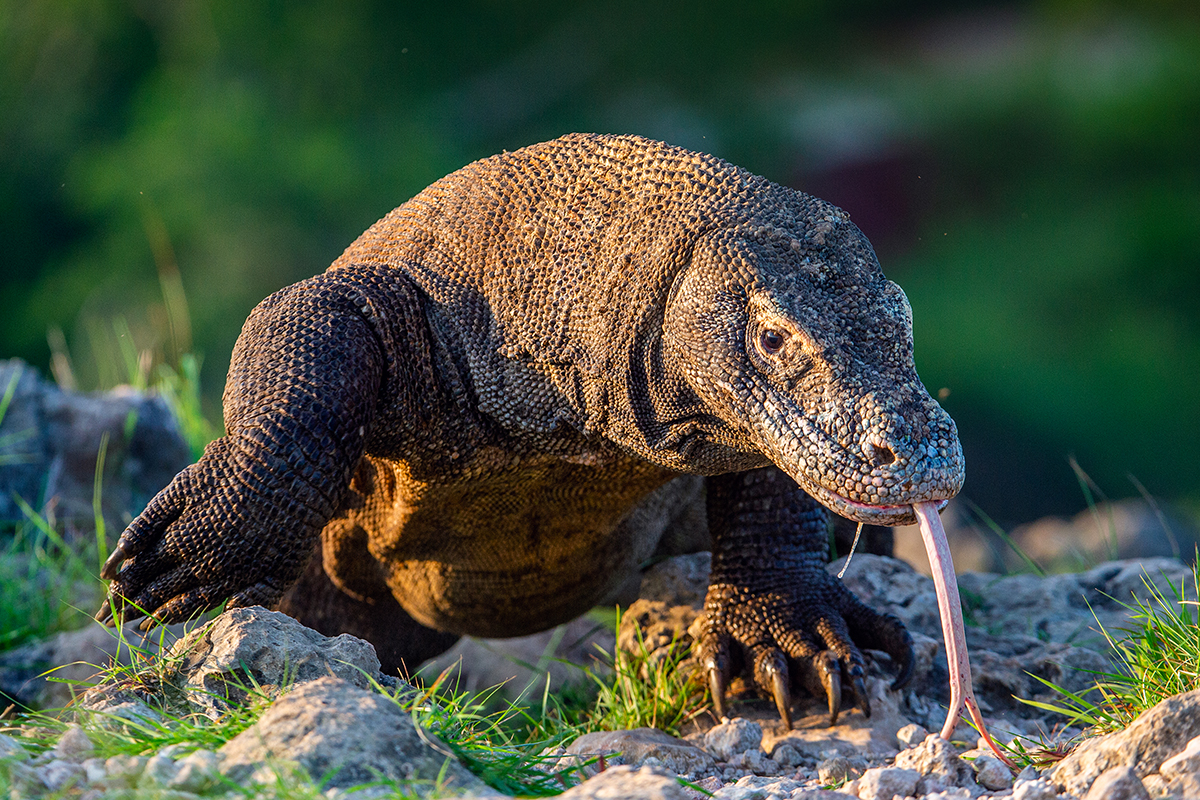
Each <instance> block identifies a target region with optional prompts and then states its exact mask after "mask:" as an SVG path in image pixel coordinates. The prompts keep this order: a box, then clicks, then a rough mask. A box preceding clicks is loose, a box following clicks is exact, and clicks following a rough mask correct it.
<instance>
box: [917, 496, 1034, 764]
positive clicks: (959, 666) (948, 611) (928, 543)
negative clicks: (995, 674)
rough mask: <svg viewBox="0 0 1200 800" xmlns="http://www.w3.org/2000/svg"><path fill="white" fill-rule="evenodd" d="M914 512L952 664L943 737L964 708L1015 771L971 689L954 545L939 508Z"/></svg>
mask: <svg viewBox="0 0 1200 800" xmlns="http://www.w3.org/2000/svg"><path fill="white" fill-rule="evenodd" d="M913 511H915V512H916V513H917V524H918V525H919V526H920V528H921V538H922V539H924V540H925V552H926V553H928V554H929V566H930V568H931V569H932V570H933V585H934V586H935V587H937V599H938V611H940V612H941V616H942V636H943V637H944V638H945V640H946V660H947V662H949V664H950V712H949V714H947V715H946V724H945V725H943V726H942V734H941V736H942V738H943V739H945V740H946V741H949V740H950V735H951V734H952V733H953V732H954V726H955V725H957V724H958V717H959V715H960V714H962V710H963V706H966V707H967V709H968V710H969V711H970V712H971V719H973V720H975V724H976V725H977V726H978V727H979V733H980V734H981V735H982V736H983V738H984V740H985V741H987V744H988V747H990V748H992V752H993V753H995V754H996V755H997V756H999V757H1000V759H1001V760H1002V761H1004V763H1006V764H1008V765H1009V766H1010V767H1014V765H1013V762H1012V761H1011V760H1010V759H1009V758H1008V756H1006V755H1005V754H1004V753H1003V751H1001V750H1000V748H999V747H997V746H996V743H995V742H994V741H992V737H991V736H990V735H989V734H988V732H987V729H986V728H985V727H983V715H982V714H981V713H979V705H978V704H977V703H976V702H975V692H974V691H973V690H972V688H971V662H970V661H969V660H968V659H967V636H966V632H965V631H964V630H963V617H962V606H961V605H960V604H959V600H958V580H957V579H956V578H955V577H954V561H953V560H952V559H951V558H950V545H949V543H948V542H947V541H946V530H945V528H943V527H942V520H941V518H940V517H939V516H938V512H937V506H936V505H935V504H933V503H913ZM1014 769H1015V767H1014Z"/></svg>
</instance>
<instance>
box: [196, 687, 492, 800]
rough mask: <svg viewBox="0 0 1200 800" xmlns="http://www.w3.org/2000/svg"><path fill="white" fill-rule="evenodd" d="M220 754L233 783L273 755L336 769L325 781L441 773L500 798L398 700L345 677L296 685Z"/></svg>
mask: <svg viewBox="0 0 1200 800" xmlns="http://www.w3.org/2000/svg"><path fill="white" fill-rule="evenodd" d="M435 748H436V749H435ZM220 753H221V754H222V755H223V756H224V761H223V762H222V764H221V767H220V769H221V772H222V773H223V774H224V775H226V776H228V777H229V778H231V779H232V780H234V781H241V780H244V779H246V778H247V777H248V776H250V775H251V774H253V772H254V770H255V769H256V768H257V767H259V766H260V765H263V764H265V763H267V762H268V761H270V760H283V761H291V762H296V763H298V764H300V766H301V767H303V768H304V770H305V771H307V772H308V774H309V775H311V776H312V777H313V778H314V779H316V780H319V779H322V778H324V777H325V776H329V775H331V776H332V777H329V780H328V783H327V785H328V786H336V787H348V786H354V785H357V784H360V783H366V782H368V781H373V780H376V779H378V778H380V777H383V778H389V779H392V780H396V781H414V780H418V781H419V780H427V781H432V780H434V779H436V778H437V777H438V776H439V775H442V776H443V777H444V784H443V785H444V786H445V787H447V788H448V789H450V790H451V791H460V792H461V791H467V792H471V793H474V794H477V795H481V796H497V793H496V792H494V791H493V790H491V789H490V788H488V787H487V786H486V785H485V784H484V783H483V782H482V781H480V780H479V779H478V778H477V777H475V776H474V775H472V774H471V773H470V772H469V771H468V770H467V769H466V767H464V766H462V765H461V764H460V763H458V761H457V760H455V758H454V757H453V755H450V751H449V750H447V749H445V745H442V744H440V743H439V742H438V741H437V740H436V739H435V738H434V737H433V736H432V735H430V734H428V733H420V732H418V731H417V728H416V726H415V725H414V724H413V721H412V717H411V716H410V715H409V714H407V713H405V712H404V711H402V710H401V709H400V707H399V706H397V705H396V704H395V703H393V702H392V701H391V700H389V699H388V698H386V697H383V696H382V695H379V694H375V693H372V692H367V691H364V690H363V689H361V688H359V687H358V686H356V685H354V684H353V683H351V682H349V681H346V680H343V679H341V678H334V677H323V678H318V679H316V680H312V681H308V682H306V683H303V684H301V685H299V686H297V687H296V688H295V689H293V690H292V691H290V692H288V693H287V694H285V695H283V696H282V697H280V698H279V699H278V700H276V701H275V702H274V703H273V704H272V705H271V707H270V708H268V709H267V710H266V712H265V713H264V714H263V715H262V717H260V718H259V720H258V722H257V723H255V724H254V725H253V726H251V727H250V728H248V729H247V730H245V731H242V733H240V734H238V735H237V736H236V737H235V738H233V739H232V740H231V741H229V742H227V743H226V744H225V746H224V747H222V748H221V750H220ZM443 768H444V772H443ZM430 788H432V787H431V784H421V783H415V784H412V786H411V789H412V790H413V791H418V792H427V791H428V790H429V789H430Z"/></svg>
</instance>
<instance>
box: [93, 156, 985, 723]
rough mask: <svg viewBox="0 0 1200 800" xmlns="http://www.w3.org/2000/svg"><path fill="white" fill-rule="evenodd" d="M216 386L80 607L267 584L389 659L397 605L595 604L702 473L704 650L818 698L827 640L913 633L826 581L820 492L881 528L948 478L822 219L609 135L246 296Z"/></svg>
mask: <svg viewBox="0 0 1200 800" xmlns="http://www.w3.org/2000/svg"><path fill="white" fill-rule="evenodd" d="M224 406H225V419H226V428H227V431H228V434H227V435H226V436H225V437H223V438H222V439H219V440H217V441H216V442H214V443H213V444H212V445H210V447H209V448H208V449H207V450H206V452H205V454H204V456H203V458H201V460H200V461H199V462H198V463H197V464H195V465H193V466H191V467H189V468H188V469H187V470H185V471H184V472H183V473H181V474H180V475H179V476H178V477H177V478H176V479H175V481H174V482H173V483H172V484H171V485H170V486H169V487H168V488H167V489H165V490H164V491H163V493H162V494H160V495H159V496H158V497H157V498H155V500H154V501H153V502H152V503H151V504H150V506H149V507H148V508H147V510H146V511H145V512H144V513H143V514H142V515H141V516H140V517H138V519H136V520H135V521H134V522H133V523H132V524H131V525H130V527H129V528H128V529H127V530H126V532H125V533H124V534H123V535H122V537H121V539H120V541H119V543H118V545H117V548H116V550H115V551H114V553H113V555H112V557H111V558H110V559H109V562H108V563H107V564H106V566H105V570H104V574H105V577H107V578H110V579H112V597H111V600H110V604H106V606H105V608H103V609H102V610H101V613H100V614H99V615H98V616H100V617H101V618H102V619H106V620H111V619H113V618H114V617H121V616H124V617H125V618H133V617H136V616H139V615H141V614H149V615H151V616H152V617H153V618H155V619H157V620H160V621H168V620H174V619H179V618H182V617H185V616H187V615H188V614H191V613H194V612H196V611H199V610H201V609H204V608H208V607H211V606H213V605H216V604H218V603H220V602H221V601H223V600H225V599H226V598H230V601H231V604H232V605H235V606H236V605H246V604H249V603H263V604H267V603H274V602H282V607H283V608H284V609H286V610H288V611H289V613H293V614H295V615H296V616H298V617H299V618H301V619H302V620H305V619H307V620H309V621H312V622H314V624H317V625H318V627H319V629H323V630H326V631H327V632H338V631H339V630H348V631H351V632H358V633H359V634H360V635H365V636H367V637H368V638H371V639H372V641H375V642H376V643H377V644H378V645H379V646H380V649H381V653H385V652H386V653H388V654H390V655H388V656H387V658H386V659H385V660H389V661H390V662H391V663H393V664H398V663H399V662H400V661H401V660H403V659H407V660H408V663H410V664H411V663H413V662H414V661H415V660H417V659H418V658H420V657H421V656H424V655H428V654H429V653H427V652H423V651H422V648H425V649H436V648H437V647H444V646H446V643H447V641H449V639H448V638H447V637H446V636H439V635H434V634H432V632H428V631H427V629H435V630H439V631H449V632H452V633H458V634H461V633H470V634H475V635H486V636H513V635H520V634H523V633H527V632H531V631H534V630H540V629H544V628H547V627H550V626H552V625H554V624H556V623H558V622H561V621H564V620H566V619H569V618H571V617H572V616H574V615H576V614H578V613H580V612H582V611H584V610H586V609H587V608H588V607H590V606H591V605H593V604H595V603H596V602H598V601H600V600H602V599H604V598H605V597H606V596H609V595H610V594H611V593H612V592H613V591H614V590H615V589H617V588H619V586H620V585H621V584H622V583H623V582H624V581H625V579H626V578H627V577H628V576H630V575H631V574H634V573H635V572H636V570H637V569H638V567H639V565H640V564H642V563H643V562H644V561H645V560H646V559H648V558H649V557H650V556H652V555H653V554H654V553H655V549H656V547H657V546H658V543H659V541H660V539H663V534H664V531H667V530H668V529H670V528H671V527H672V526H673V525H675V524H677V523H678V521H679V520H680V519H682V518H684V517H686V516H688V514H689V511H690V510H691V509H694V508H695V507H696V505H697V504H698V503H702V502H703V500H702V498H703V496H704V492H705V490H706V487H705V484H706V483H707V492H708V501H707V506H706V508H707V524H708V528H709V532H710V535H711V537H712V546H713V550H714V570H713V578H712V586H711V588H710V591H709V599H708V603H707V606H706V611H707V619H708V623H707V625H708V627H707V628H706V633H705V635H704V637H702V641H701V642H700V650H701V654H702V656H703V658H704V660H705V663H707V664H708V665H709V667H710V671H711V672H713V673H714V674H715V675H717V676H718V678H717V680H718V684H719V686H720V687H722V688H723V686H724V683H723V681H724V679H725V678H727V677H728V676H729V674H730V673H731V670H733V669H734V668H735V667H736V666H737V665H738V664H739V663H746V664H747V665H748V667H749V669H750V672H751V673H753V674H754V675H755V676H756V677H757V678H758V683H759V685H760V686H764V687H765V686H767V684H771V683H772V682H773V683H774V684H779V682H780V680H781V678H780V677H779V676H780V675H781V674H784V673H781V672H780V669H783V670H784V672H786V670H787V665H788V664H789V663H791V664H792V665H793V667H794V669H793V670H792V671H791V672H790V673H788V675H790V677H787V676H785V677H787V680H784V683H785V684H786V683H788V681H792V682H795V683H797V684H802V685H804V686H807V687H809V688H814V690H815V689H817V688H820V689H822V690H824V691H826V692H829V693H831V694H834V693H837V685H836V683H834V684H831V683H830V679H829V674H828V673H829V671H830V669H834V670H835V671H836V670H837V669H839V666H838V665H840V669H841V670H842V671H843V672H844V673H845V676H846V678H847V679H848V685H850V684H853V683H854V682H855V680H856V679H857V676H859V675H860V674H861V666H862V663H863V662H862V655H861V652H860V651H859V649H858V648H859V646H866V647H872V648H878V649H882V650H885V651H887V652H889V653H891V654H892V655H893V657H894V658H895V659H896V660H897V661H898V662H899V663H900V664H901V665H902V666H903V665H905V664H907V663H909V662H910V661H911V654H910V649H911V645H910V643H909V639H908V636H907V634H906V633H905V632H904V630H903V627H902V626H901V625H900V623H899V622H898V621H896V620H895V619H894V618H891V617H885V616H880V615H878V614H875V612H873V611H870V610H869V609H867V608H866V607H865V606H863V605H862V604H861V603H859V602H858V601H857V600H856V599H855V598H853V596H852V595H850V594H849V592H847V591H846V590H845V589H844V587H842V586H841V584H840V583H837V582H836V581H833V580H831V579H830V578H829V577H828V576H827V575H826V573H825V571H824V569H823V562H824V560H825V554H826V552H827V550H826V526H827V517H826V512H825V510H824V508H823V506H824V507H828V508H831V509H833V510H834V511H837V512H838V513H840V514H842V515H844V516H848V517H851V518H853V519H859V520H863V521H865V522H870V523H874V524H881V525H886V524H893V523H903V522H910V521H911V520H912V518H913V513H912V508H911V504H912V503H913V502H918V501H927V500H935V501H936V500H942V499H945V498H949V497H951V496H952V495H954V494H955V493H956V492H957V491H958V489H959V487H960V486H961V484H962V477H963V463H962V452H961V449H960V447H959V443H958V437H957V433H956V431H955V428H954V424H953V422H952V421H951V420H950V418H949V417H948V416H947V415H946V414H945V412H944V411H943V410H942V409H941V408H940V407H939V406H938V405H937V403H936V402H934V401H933V400H932V398H930V397H929V395H928V393H927V392H926V391H925V389H924V388H923V386H922V385H921V382H920V379H919V378H918V377H917V374H916V371H915V369H914V367H913V362H912V320H911V310H910V309H909V306H908V302H907V300H906V299H905V297H904V294H903V292H902V291H901V290H900V288H899V287H898V286H896V285H895V284H894V283H891V282H890V281H888V280H887V279H886V278H884V276H883V273H882V272H881V270H880V268H879V265H878V262H877V260H876V258H875V255H874V252H873V251H872V249H871V247H870V244H869V243H868V242H867V240H866V238H865V237H864V236H863V235H862V233H861V232H860V231H859V230H858V229H857V228H856V227H855V226H854V225H852V224H851V223H850V221H849V219H848V217H847V216H846V215H845V213H844V212H842V211H841V210H839V209H837V208H835V207H834V206H831V205H829V204H828V203H825V202H823V201H821V200H818V199H816V198H813V197H810V196H808V195H805V194H802V193H800V192H797V191H794V190H791V189H787V188H785V187H781V186H778V185H776V184H773V183H771V182H769V181H767V180H766V179H764V178H761V177H758V176H755V175H752V174H750V173H748V172H746V171H745V170H742V169H740V168H738V167H735V166H733V165H730V164H728V163H726V162H724V161H721V160H719V159H717V158H714V157H712V156H707V155H702V154H698V153H692V152H689V151H686V150H683V149H680V148H675V147H671V146H669V145H665V144H662V143H660V142H654V141H650V140H647V139H642V138H640V137H632V136H598V135H589V134H575V135H570V136H565V137H563V138H561V139H558V140H555V141H553V142H547V143H544V144H540V145H534V146H531V147H527V148H524V149H522V150H519V151H516V152H512V153H503V154H500V155H497V156H494V157H492V158H488V159H484V160H482V161H479V162H476V163H474V164H470V165H468V166H466V167H464V168H463V169H461V170H459V171H458V172H455V173H453V174H451V175H449V176H447V177H446V178H444V179H442V180H440V181H438V182H436V183H434V184H433V185H432V186H430V187H429V188H427V189H426V190H425V191H423V192H421V193H420V194H419V195H418V196H416V197H415V198H413V199H412V200H410V201H409V202H407V203H405V204H404V205H402V206H400V207H399V208H397V209H396V210H394V211H393V212H391V213H390V214H388V215H387V216H386V217H384V218H383V219H382V220H380V221H379V222H378V223H376V224H375V225H374V226H372V227H371V228H370V229H369V230H368V231H366V232H365V233H364V234H363V235H362V236H361V237H359V239H358V240H357V241H356V242H354V243H353V244H352V245H351V246H350V247H349V248H347V250H346V251H345V253H343V254H342V256H341V257H340V258H339V259H338V260H337V261H335V262H334V264H333V265H332V266H331V267H330V269H329V270H328V271H327V272H325V273H324V274H322V275H319V276H316V277H314V278H311V279H309V280H307V281H303V282H301V283H299V284H295V285H294V286H290V287H287V288H285V289H283V290H281V291H280V292H277V293H276V294H274V295H272V296H271V297H270V298H268V299H267V300H265V301H264V302H263V303H262V304H261V305H260V306H259V307H258V308H256V309H255V310H254V312H253V313H252V314H251V316H250V318H249V319H248V320H247V322H246V325H245V327H244V328H243V331H242V334H241V337H240V338H239V340H238V344H237V347H236V348H235V351H234V355H233V361H232V366H231V368H230V374H229V381H228V384H227V386H226V391H225V397H224ZM818 501H819V502H818ZM122 564H124V566H123V568H121V566H122ZM306 567H307V569H306ZM289 587H290V588H289ZM285 592H286V594H285ZM281 598H282V599H281ZM421 631H427V633H429V634H430V635H424V634H420V635H418V634H419V633H420V632H421ZM414 632H416V633H414ZM422 637H423V638H422ZM419 642H425V643H426V644H424V645H421V644H419ZM856 642H857V644H856ZM743 654H747V655H749V659H748V660H747V659H745V658H743V657H742V656H743ZM789 658H790V659H791V660H790V661H789V660H788V659H789ZM831 659H832V660H831ZM766 664H774V665H776V666H773V667H770V668H769V669H768V668H767V667H766V666H764V665H766ZM779 665H782V668H781V667H779ZM831 665H832V666H831ZM851 688H853V686H851ZM772 691H774V693H775V695H776V698H777V700H778V699H779V696H780V695H779V689H778V687H777V686H776V687H775V688H774V689H773V690H772ZM784 699H786V698H784ZM861 700H862V703H863V704H865V698H861ZM864 710H865V705H864Z"/></svg>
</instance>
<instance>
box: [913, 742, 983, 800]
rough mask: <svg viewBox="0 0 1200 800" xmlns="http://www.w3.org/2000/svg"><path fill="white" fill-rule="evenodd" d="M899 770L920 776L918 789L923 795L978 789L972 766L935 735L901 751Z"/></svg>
mask: <svg viewBox="0 0 1200 800" xmlns="http://www.w3.org/2000/svg"><path fill="white" fill-rule="evenodd" d="M896 766H897V767H898V768H901V769H911V770H914V771H916V772H917V774H918V775H920V776H921V780H920V786H919V787H918V788H920V789H921V793H922V794H929V793H931V792H935V791H938V790H939V789H951V788H954V787H964V788H966V787H970V786H974V785H975V781H974V778H973V777H972V770H971V765H970V764H968V763H967V762H965V761H963V760H962V759H961V758H959V757H958V755H957V754H956V753H955V752H954V747H953V746H952V745H951V744H950V743H949V742H947V741H946V740H945V739H943V738H942V737H941V736H938V735H937V734H933V733H931V734H929V736H927V737H925V741H924V742H922V743H921V744H919V745H917V746H916V747H913V748H910V749H908V750H901V751H900V754H899V755H897V756H896ZM910 794H911V792H910Z"/></svg>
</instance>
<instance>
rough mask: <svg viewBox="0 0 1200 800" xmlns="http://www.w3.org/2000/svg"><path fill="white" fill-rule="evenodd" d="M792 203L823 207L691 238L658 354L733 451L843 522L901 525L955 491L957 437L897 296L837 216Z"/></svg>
mask: <svg viewBox="0 0 1200 800" xmlns="http://www.w3.org/2000/svg"><path fill="white" fill-rule="evenodd" d="M804 199H805V200H806V201H808V202H810V203H812V202H815V203H817V207H818V208H819V209H820V210H821V211H822V212H823V213H821V214H820V216H818V217H817V218H816V219H814V218H813V215H811V214H807V215H791V216H790V217H789V218H788V219H786V220H783V221H773V222H772V223H768V224H763V223H760V222H753V223H741V224H738V225H734V226H730V227H725V228H721V229H718V230H716V231H713V232H710V233H709V234H707V235H705V236H703V237H702V238H701V239H700V240H699V241H698V242H697V243H696V247H695V249H694V250H693V253H692V259H691V263H690V264H689V266H688V267H687V268H686V269H685V270H684V271H683V272H682V273H681V274H680V275H679V276H678V278H677V280H676V282H675V284H674V286H673V288H672V291H671V294H670V297H669V299H668V303H667V308H666V311H665V316H664V321H663V346H664V352H665V353H667V354H668V356H669V358H670V359H671V360H672V361H673V362H674V364H675V365H676V367H677V369H679V370H680V372H682V377H683V378H684V380H686V382H687V383H688V384H689V385H690V386H691V388H692V390H693V391H694V392H695V393H696V394H697V395H698V396H699V397H700V399H701V400H702V402H704V404H705V405H706V406H707V407H708V408H709V409H710V410H711V411H712V413H713V414H715V415H716V416H717V417H718V418H720V419H721V420H722V421H723V422H724V423H725V425H726V426H729V428H731V429H732V430H733V432H734V433H735V435H734V437H733V440H734V441H736V442H737V445H736V446H737V447H738V448H742V447H745V448H747V449H748V450H750V451H756V452H757V453H760V454H761V455H763V456H765V457H766V458H768V459H770V460H771V461H772V462H773V463H774V464H775V465H776V466H778V467H779V468H780V469H782V470H783V471H784V472H786V473H787V474H788V475H790V476H791V477H792V478H793V479H794V480H795V481H796V482H797V483H798V484H799V485H800V487H801V488H802V489H804V490H805V491H806V492H808V493H809V494H811V495H812V496H813V497H815V498H816V499H817V500H819V501H820V502H822V503H823V504H824V505H826V506H828V507H829V508H830V509H832V510H833V511H835V512H837V513H838V514H841V515H842V516H845V517H849V518H851V519H855V520H859V521H862V522H867V523H873V524H878V525H897V524H908V523H911V522H912V521H913V519H914V516H913V509H912V504H913V503H916V502H924V501H933V502H937V503H939V504H941V503H944V501H946V500H948V499H949V498H950V497H953V496H954V495H955V494H957V493H958V490H959V489H960V488H961V487H962V483H963V477H964V471H963V456H962V449H961V446H960V444H959V441H958V433H957V430H956V428H955V426H954V422H953V420H951V419H950V416H949V415H948V414H947V413H946V412H945V411H944V410H943V409H942V408H941V407H940V406H939V405H938V404H937V402H936V401H935V400H934V399H933V398H932V397H930V396H929V393H928V392H927V391H926V390H925V387H924V386H923V385H922V383H921V380H920V378H918V377H917V372H916V368H915V366H914V364H913V337H912V309H911V307H910V306H909V304H908V299H907V298H906V297H905V295H904V292H903V291H902V290H901V289H900V287H899V286H897V285H896V284H895V283H893V282H891V281H889V280H887V279H886V278H885V277H884V276H883V272H882V270H881V269H880V267H879V262H878V260H877V259H876V257H875V253H874V251H873V250H872V248H871V246H870V244H869V243H868V242H867V240H866V237H865V236H863V234H862V232H861V231H859V230H858V228H857V227H856V226H854V225H853V224H851V223H850V222H849V220H848V219H847V218H846V216H845V215H844V213H842V212H840V211H839V210H837V209H836V208H834V207H832V206H828V205H826V204H823V203H820V202H819V201H812V200H811V198H804ZM808 208H809V209H811V208H813V206H812V205H809V206H808Z"/></svg>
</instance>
